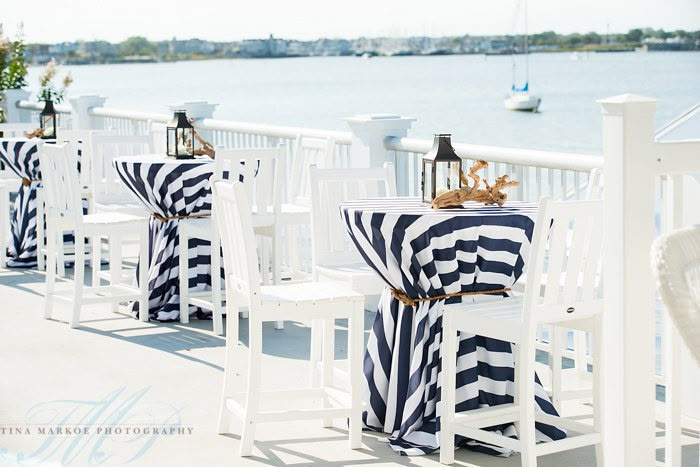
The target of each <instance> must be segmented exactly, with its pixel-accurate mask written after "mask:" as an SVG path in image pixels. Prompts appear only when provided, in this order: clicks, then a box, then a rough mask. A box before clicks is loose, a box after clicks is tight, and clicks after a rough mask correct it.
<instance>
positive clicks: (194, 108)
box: [168, 101, 219, 144]
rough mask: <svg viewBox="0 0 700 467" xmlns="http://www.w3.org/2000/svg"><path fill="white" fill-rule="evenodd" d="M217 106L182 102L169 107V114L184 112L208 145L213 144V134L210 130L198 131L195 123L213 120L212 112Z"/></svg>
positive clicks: (196, 102)
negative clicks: (206, 119)
mask: <svg viewBox="0 0 700 467" xmlns="http://www.w3.org/2000/svg"><path fill="white" fill-rule="evenodd" d="M218 105H219V104H210V103H209V102H206V101H194V102H182V103H179V104H172V105H169V106H168V108H169V109H170V113H171V114H172V113H174V112H175V111H176V110H184V111H185V113H186V114H187V118H194V127H195V129H196V130H197V133H199V136H201V137H202V139H204V140H205V141H207V142H208V143H211V144H214V142H213V141H212V138H213V136H214V135H213V133H212V132H211V130H200V129H199V128H197V122H200V121H202V120H204V119H205V118H214V110H216V107H217V106H218Z"/></svg>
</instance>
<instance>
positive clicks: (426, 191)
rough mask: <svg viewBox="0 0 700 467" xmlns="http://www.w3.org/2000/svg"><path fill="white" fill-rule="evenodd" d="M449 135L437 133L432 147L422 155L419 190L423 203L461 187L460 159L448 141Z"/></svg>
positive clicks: (430, 201)
mask: <svg viewBox="0 0 700 467" xmlns="http://www.w3.org/2000/svg"><path fill="white" fill-rule="evenodd" d="M450 137H451V135H444V134H438V135H435V139H434V140H433V147H432V148H431V149H430V151H428V153H427V154H426V155H425V156H423V180H422V183H421V192H422V195H423V202H424V203H431V204H432V202H433V200H434V199H435V198H436V197H437V196H440V195H441V194H443V193H447V192H448V191H452V190H456V189H458V188H461V187H462V178H461V177H460V175H461V173H462V159H460V157H459V156H458V155H457V153H455V150H454V149H453V148H452V143H450Z"/></svg>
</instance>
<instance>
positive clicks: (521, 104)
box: [503, 0, 542, 112]
mask: <svg viewBox="0 0 700 467" xmlns="http://www.w3.org/2000/svg"><path fill="white" fill-rule="evenodd" d="M522 4H523V11H524V17H525V34H524V35H523V48H522V54H523V55H525V85H523V86H517V85H516V84H515V83H516V79H517V63H516V54H515V53H513V55H512V58H513V84H512V85H511V88H510V94H509V95H507V96H506V98H505V99H504V100H503V105H504V106H505V108H506V109H508V110H521V111H527V112H537V109H538V108H539V107H540V103H541V102H542V98H541V97H539V96H536V95H534V94H531V93H530V80H529V78H530V77H529V74H530V56H529V55H530V51H529V49H528V33H527V0H523V2H522ZM519 6H520V4H518V7H519ZM519 10H520V8H516V17H517V15H518V11H519Z"/></svg>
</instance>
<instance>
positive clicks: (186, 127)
mask: <svg viewBox="0 0 700 467" xmlns="http://www.w3.org/2000/svg"><path fill="white" fill-rule="evenodd" d="M166 151H167V154H168V156H172V157H175V158H177V159H194V127H193V126H192V124H191V123H190V122H189V121H188V120H187V115H185V111H184V110H176V111H175V115H174V116H173V119H172V121H171V122H170V123H168V126H167V149H166Z"/></svg>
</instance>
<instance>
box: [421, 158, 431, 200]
mask: <svg viewBox="0 0 700 467" xmlns="http://www.w3.org/2000/svg"><path fill="white" fill-rule="evenodd" d="M423 201H424V202H426V203H432V201H433V164H432V163H431V162H430V161H429V160H425V159H424V160H423Z"/></svg>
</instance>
